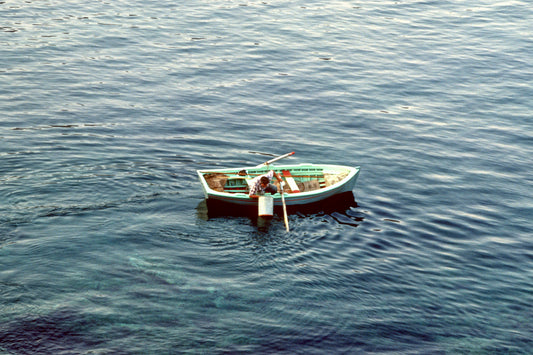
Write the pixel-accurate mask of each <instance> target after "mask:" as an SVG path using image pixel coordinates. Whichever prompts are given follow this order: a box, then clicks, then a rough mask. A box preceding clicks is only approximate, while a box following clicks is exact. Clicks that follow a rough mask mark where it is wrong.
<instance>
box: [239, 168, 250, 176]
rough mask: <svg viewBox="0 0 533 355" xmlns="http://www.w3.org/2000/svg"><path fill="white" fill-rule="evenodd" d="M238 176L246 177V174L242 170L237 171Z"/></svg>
mask: <svg viewBox="0 0 533 355" xmlns="http://www.w3.org/2000/svg"><path fill="white" fill-rule="evenodd" d="M238 175H239V176H246V175H248V173H247V172H246V170H244V169H243V170H241V171H239V173H238Z"/></svg>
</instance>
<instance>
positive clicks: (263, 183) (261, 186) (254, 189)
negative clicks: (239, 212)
mask: <svg viewBox="0 0 533 355" xmlns="http://www.w3.org/2000/svg"><path fill="white" fill-rule="evenodd" d="M242 174H243V172H242V171H241V172H239V175H242ZM244 174H246V173H245V172H244ZM274 176H275V177H276V179H277V180H278V181H279V183H280V186H283V184H282V182H283V180H282V179H281V176H280V175H279V174H278V173H275V172H274V170H270V171H269V172H268V173H266V174H264V175H260V176H258V177H256V178H254V179H253V180H252V182H251V183H250V193H249V194H248V195H249V196H250V197H251V198H258V197H259V195H263V194H266V193H269V192H270V193H271V194H272V195H273V194H275V193H276V192H278V187H277V186H276V185H274V184H272V183H271V182H270V181H271V180H272V178H273V177H274Z"/></svg>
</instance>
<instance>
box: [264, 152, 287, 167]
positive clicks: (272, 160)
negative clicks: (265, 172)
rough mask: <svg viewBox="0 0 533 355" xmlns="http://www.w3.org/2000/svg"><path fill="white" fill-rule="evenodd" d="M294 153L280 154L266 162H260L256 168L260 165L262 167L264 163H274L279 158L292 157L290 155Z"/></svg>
mask: <svg viewBox="0 0 533 355" xmlns="http://www.w3.org/2000/svg"><path fill="white" fill-rule="evenodd" d="M293 154H294V152H290V153H287V154H283V155H280V156H279V157H277V158H274V159H270V160H269V161H266V162H264V163H261V164H259V165H258V166H256V168H260V167H262V166H263V165H269V164H272V163H273V162H275V161H278V160H280V159H283V158H287V157H290V156H291V155H293Z"/></svg>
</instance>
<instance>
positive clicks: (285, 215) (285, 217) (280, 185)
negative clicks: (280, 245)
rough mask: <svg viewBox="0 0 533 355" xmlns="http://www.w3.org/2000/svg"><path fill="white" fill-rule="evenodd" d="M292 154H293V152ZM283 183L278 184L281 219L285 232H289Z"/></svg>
mask: <svg viewBox="0 0 533 355" xmlns="http://www.w3.org/2000/svg"><path fill="white" fill-rule="evenodd" d="M293 154H294V152H293ZM283 185H284V184H283V183H281V184H279V187H280V190H281V192H280V193H281V202H282V203H283V219H284V220H285V228H286V229H287V232H288V231H289V219H288V218H287V206H285V196H283V195H284V193H283Z"/></svg>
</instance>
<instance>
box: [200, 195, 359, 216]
mask: <svg viewBox="0 0 533 355" xmlns="http://www.w3.org/2000/svg"><path fill="white" fill-rule="evenodd" d="M350 207H358V205H357V202H356V201H355V198H354V195H353V192H344V193H342V194H338V195H335V196H332V197H329V198H327V199H324V200H322V201H320V202H315V203H310V204H305V205H296V206H287V214H294V213H302V214H313V213H320V212H322V213H332V212H339V211H346V210H347V209H349V208H350ZM197 210H198V216H199V217H200V218H203V219H209V218H216V217H251V218H255V217H257V213H258V210H257V206H254V207H249V206H239V205H235V204H231V203H227V202H222V201H218V200H210V199H208V200H205V199H204V200H202V202H200V204H198V207H197ZM274 213H275V214H277V215H279V216H282V215H283V207H281V206H275V207H274Z"/></svg>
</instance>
